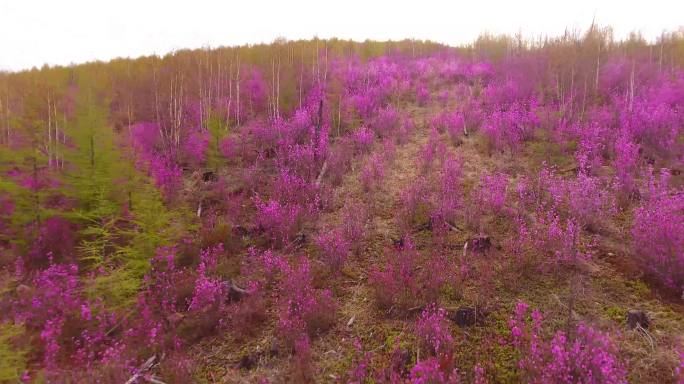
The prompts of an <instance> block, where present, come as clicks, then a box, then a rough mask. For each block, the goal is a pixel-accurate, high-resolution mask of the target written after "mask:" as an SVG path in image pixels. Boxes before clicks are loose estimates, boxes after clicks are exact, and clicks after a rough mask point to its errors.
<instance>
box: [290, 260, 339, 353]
mask: <svg viewBox="0 0 684 384" xmlns="http://www.w3.org/2000/svg"><path fill="white" fill-rule="evenodd" d="M280 266H281V268H282V269H281V273H282V278H281V280H280V283H279V284H278V290H279V292H280V295H281V296H280V298H279V299H278V307H279V308H280V312H279V313H280V315H279V319H278V324H277V331H278V334H279V335H280V338H281V340H282V341H283V342H284V344H285V345H286V346H289V347H296V343H297V342H299V341H300V340H302V337H305V338H307V339H308V338H309V337H313V336H315V335H316V334H317V333H320V332H323V331H326V330H327V329H329V328H330V326H331V325H332V324H333V322H334V321H335V312H336V308H337V303H336V301H335V300H334V299H333V297H332V293H331V292H330V291H328V290H319V289H315V288H314V287H313V280H312V276H311V270H310V266H309V262H308V261H307V260H305V259H303V260H301V261H300V262H299V263H298V265H292V264H289V263H287V262H282V263H280Z"/></svg>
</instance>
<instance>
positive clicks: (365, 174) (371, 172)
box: [360, 153, 385, 192]
mask: <svg viewBox="0 0 684 384" xmlns="http://www.w3.org/2000/svg"><path fill="white" fill-rule="evenodd" d="M360 179H361V185H362V186H363V189H364V190H365V191H366V192H371V191H375V190H377V189H379V188H380V186H381V185H382V182H383V180H384V179H385V165H384V162H383V158H382V155H380V154H377V153H375V154H373V155H371V156H370V158H368V161H367V162H366V165H365V166H364V167H363V169H362V170H361V176H360Z"/></svg>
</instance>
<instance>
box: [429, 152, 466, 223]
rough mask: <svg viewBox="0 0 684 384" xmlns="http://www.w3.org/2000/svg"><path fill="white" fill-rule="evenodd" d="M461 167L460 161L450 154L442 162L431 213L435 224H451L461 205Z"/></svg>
mask: <svg viewBox="0 0 684 384" xmlns="http://www.w3.org/2000/svg"><path fill="white" fill-rule="evenodd" d="M462 167H463V165H462V164H461V162H460V161H459V160H458V159H456V158H455V157H453V156H451V155H449V156H447V157H446V158H445V161H444V162H443V163H442V169H441V171H440V174H439V189H438V192H437V196H436V203H435V210H434V212H433V214H432V218H433V221H434V222H435V223H436V224H439V223H441V224H446V223H451V224H453V223H454V222H455V219H456V215H457V214H458V212H459V209H460V208H462V206H463V201H462V200H463V199H462V197H461V195H460V194H461V178H462V174H463V169H462Z"/></svg>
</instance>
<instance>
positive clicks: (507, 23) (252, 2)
mask: <svg viewBox="0 0 684 384" xmlns="http://www.w3.org/2000/svg"><path fill="white" fill-rule="evenodd" d="M594 17H595V18H596V20H597V22H598V23H599V24H601V25H610V26H612V27H613V28H614V29H615V33H616V35H617V36H618V37H623V36H625V35H627V34H628V33H629V32H630V31H641V32H642V33H643V35H644V36H645V37H647V38H649V39H654V38H655V37H656V36H659V35H660V33H661V32H662V31H663V30H675V29H677V28H679V27H681V26H684V0H678V1H677V0H642V1H633V0H622V1H620V0H603V1H601V0H565V1H550V0H547V1H543V0H508V1H505V0H504V1H493V0H468V1H461V0H451V1H437V0H419V1H403V0H394V1H373V0H335V1H324V0H317V1H314V0H296V1H294V0H289V1H288V0H281V1H266V0H240V1H239V2H238V1H228V0H225V1H218V0H215V1H212V0H165V1H161V0H160V1H157V0H110V1H97V0H61V1H58V0H0V69H4V70H19V69H26V68H30V67H33V66H38V67H40V66H41V65H43V64H44V63H48V64H51V65H52V64H70V63H82V62H85V61H90V60H95V59H100V60H107V59H111V58H114V57H137V56H140V55H149V54H153V53H157V54H163V53H166V52H169V51H172V50H174V49H179V48H197V47H202V46H211V47H215V46H220V45H235V44H245V43H260V42H270V41H272V40H273V39H274V38H276V37H285V38H288V39H298V38H311V37H313V36H319V37H321V38H327V37H339V38H344V39H349V38H351V39H355V40H365V39H366V38H369V39H380V40H386V39H394V40H397V39H402V38H419V39H431V40H435V41H439V42H442V43H447V44H460V43H467V42H470V41H472V40H473V39H475V38H476V37H477V35H478V34H480V33H481V32H483V31H490V32H495V33H511V34H514V33H516V32H518V31H521V32H522V33H523V34H524V35H526V36H539V35H540V34H541V35H550V36H553V35H559V34H562V33H563V31H564V29H565V28H566V27H567V28H569V29H581V30H584V29H586V27H587V26H589V24H591V21H592V19H593V18H594Z"/></svg>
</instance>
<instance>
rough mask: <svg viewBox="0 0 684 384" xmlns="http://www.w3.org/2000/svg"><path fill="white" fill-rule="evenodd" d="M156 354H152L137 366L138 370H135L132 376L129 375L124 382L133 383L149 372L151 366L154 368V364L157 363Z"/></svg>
mask: <svg viewBox="0 0 684 384" xmlns="http://www.w3.org/2000/svg"><path fill="white" fill-rule="evenodd" d="M157 364H158V362H157V355H153V356H152V357H150V358H149V359H147V361H145V363H143V365H141V366H140V368H138V372H136V373H135V374H134V375H133V376H131V378H130V379H128V381H127V382H126V384H134V383H136V382H137V381H138V379H140V378H142V377H144V376H145V374H146V373H147V372H149V371H150V370H151V369H152V368H154V366H155V365H157Z"/></svg>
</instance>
